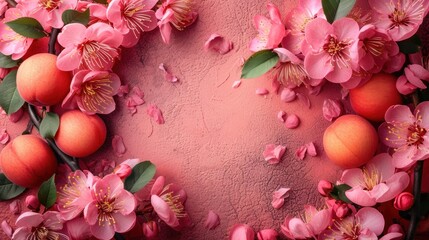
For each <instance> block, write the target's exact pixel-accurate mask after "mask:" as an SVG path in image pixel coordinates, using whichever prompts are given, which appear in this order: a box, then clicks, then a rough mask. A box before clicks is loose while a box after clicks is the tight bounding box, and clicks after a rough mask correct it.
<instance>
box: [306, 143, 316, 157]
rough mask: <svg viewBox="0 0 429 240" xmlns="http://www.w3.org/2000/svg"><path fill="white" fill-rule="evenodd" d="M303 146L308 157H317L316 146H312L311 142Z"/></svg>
mask: <svg viewBox="0 0 429 240" xmlns="http://www.w3.org/2000/svg"><path fill="white" fill-rule="evenodd" d="M305 146H306V147H307V153H308V155H310V156H312V157H316V156H317V151H316V146H314V143H313V142H309V143H307V144H305Z"/></svg>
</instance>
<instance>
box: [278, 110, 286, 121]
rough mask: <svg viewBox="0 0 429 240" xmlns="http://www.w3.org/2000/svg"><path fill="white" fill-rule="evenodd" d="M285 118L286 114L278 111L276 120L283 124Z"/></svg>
mask: <svg viewBox="0 0 429 240" xmlns="http://www.w3.org/2000/svg"><path fill="white" fill-rule="evenodd" d="M285 117H286V113H285V112H284V111H279V112H278V113H277V118H278V119H279V120H280V121H281V122H283V123H284V122H285Z"/></svg>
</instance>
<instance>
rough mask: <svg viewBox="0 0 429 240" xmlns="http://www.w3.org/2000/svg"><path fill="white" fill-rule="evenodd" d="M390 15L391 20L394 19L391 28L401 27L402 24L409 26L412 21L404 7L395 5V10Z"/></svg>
mask: <svg viewBox="0 0 429 240" xmlns="http://www.w3.org/2000/svg"><path fill="white" fill-rule="evenodd" d="M388 17H389V19H390V21H392V23H391V24H390V26H389V28H390V29H393V28H395V27H399V26H400V25H404V26H407V25H408V24H410V23H411V21H410V18H409V17H408V15H407V14H406V13H405V11H404V10H402V9H398V8H396V7H395V10H394V11H393V13H391V14H389V16H388Z"/></svg>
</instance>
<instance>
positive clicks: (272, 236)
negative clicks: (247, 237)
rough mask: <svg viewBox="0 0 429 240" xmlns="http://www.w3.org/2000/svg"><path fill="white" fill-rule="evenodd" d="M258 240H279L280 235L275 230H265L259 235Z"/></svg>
mask: <svg viewBox="0 0 429 240" xmlns="http://www.w3.org/2000/svg"><path fill="white" fill-rule="evenodd" d="M256 235H257V237H258V240H277V237H278V236H279V234H278V233H277V231H276V230H274V229H263V230H261V231H259V232H258V233H257V234H256Z"/></svg>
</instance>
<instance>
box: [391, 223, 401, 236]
mask: <svg viewBox="0 0 429 240" xmlns="http://www.w3.org/2000/svg"><path fill="white" fill-rule="evenodd" d="M387 233H402V234H404V229H402V227H401V225H399V224H397V223H396V224H392V225H390V227H389V228H388V229H387Z"/></svg>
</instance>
